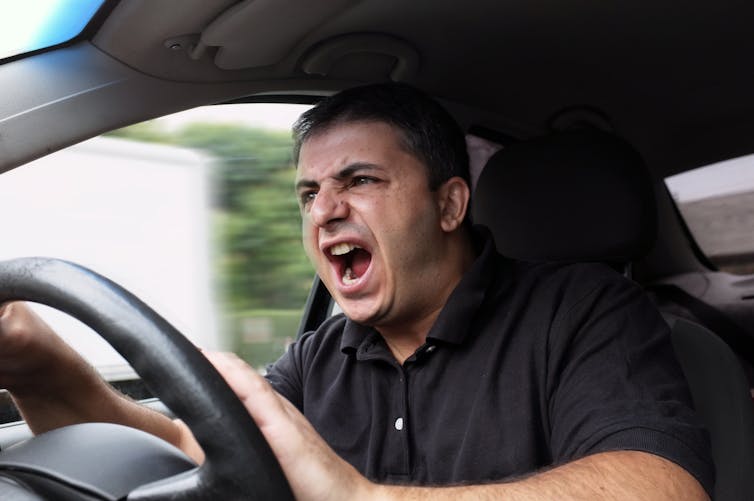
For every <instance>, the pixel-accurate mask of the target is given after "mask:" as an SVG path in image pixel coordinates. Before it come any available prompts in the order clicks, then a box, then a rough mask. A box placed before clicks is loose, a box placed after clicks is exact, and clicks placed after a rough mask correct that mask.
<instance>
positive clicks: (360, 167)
mask: <svg viewBox="0 0 754 501" xmlns="http://www.w3.org/2000/svg"><path fill="white" fill-rule="evenodd" d="M379 169H381V167H380V166H378V165H375V164H372V163H369V162H354V163H352V164H349V165H347V166H346V167H344V168H342V169H341V170H339V171H338V172H337V173H336V174H335V175H333V176H330V177H331V178H332V179H335V180H337V181H342V180H344V179H348V178H349V177H353V175H354V174H356V173H357V172H361V171H372V170H379ZM318 186H319V183H318V182H317V181H314V180H313V179H301V180H299V181H298V182H297V183H296V190H300V189H302V188H316V187H318Z"/></svg>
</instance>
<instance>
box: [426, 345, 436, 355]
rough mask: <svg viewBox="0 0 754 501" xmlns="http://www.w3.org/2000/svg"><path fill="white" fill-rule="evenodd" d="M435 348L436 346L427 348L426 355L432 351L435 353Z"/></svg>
mask: <svg viewBox="0 0 754 501" xmlns="http://www.w3.org/2000/svg"><path fill="white" fill-rule="evenodd" d="M435 348H437V346H435V345H432V346H428V347H427V353H432V352H433V351H435Z"/></svg>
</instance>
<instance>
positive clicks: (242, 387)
mask: <svg viewBox="0 0 754 501" xmlns="http://www.w3.org/2000/svg"><path fill="white" fill-rule="evenodd" d="M204 355H205V356H206V357H207V359H208V360H209V361H210V362H211V363H212V365H214V366H215V368H216V369H217V371H218V372H219V373H220V375H222V376H223V378H224V379H225V381H226V382H227V383H228V385H229V386H230V387H231V389H232V390H233V392H234V393H235V394H236V395H237V396H238V398H239V399H240V400H241V402H243V404H244V406H245V407H246V409H247V410H248V411H249V414H251V416H252V417H253V418H254V420H255V421H256V423H257V425H258V426H259V427H260V428H263V427H265V426H267V425H268V424H272V423H275V422H278V423H279V422H280V420H281V419H282V418H284V417H286V416H284V414H287V410H286V408H285V405H284V404H283V400H284V399H282V398H281V397H280V396H279V395H278V394H277V392H275V390H274V389H273V388H272V386H270V384H269V383H268V382H267V381H266V380H265V379H264V378H263V377H262V376H261V375H260V374H259V373H258V372H257V371H256V370H254V369H253V368H252V367H251V366H249V365H248V364H247V363H246V362H244V361H243V360H241V359H240V358H239V357H238V356H236V355H235V354H233V353H219V352H204Z"/></svg>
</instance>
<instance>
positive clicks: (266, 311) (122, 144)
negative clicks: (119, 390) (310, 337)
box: [0, 103, 314, 381]
mask: <svg viewBox="0 0 754 501" xmlns="http://www.w3.org/2000/svg"><path fill="white" fill-rule="evenodd" d="M307 108H308V106H301V105H290V104H275V103H247V104H234V105H218V106H209V107H203V108H197V109H194V110H189V111H186V112H183V113H179V114H175V115H170V116H167V117H163V118H160V119H157V120H152V121H149V122H145V123H141V124H137V125H134V126H131V127H127V128H125V129H120V130H116V131H113V132H110V133H108V134H106V135H104V136H100V137H97V138H93V139H90V140H88V141H85V142H83V143H80V144H77V145H74V146H71V147H69V148H67V149H65V150H62V151H58V152H56V153H53V154H51V155H48V156H46V157H43V158H40V159H38V160H35V161H34V162H31V163H29V164H27V165H24V166H21V167H19V168H16V169H13V170H11V171H8V172H6V173H4V174H2V175H0V211H2V212H3V213H5V214H13V215H14V216H13V217H12V218H8V220H7V221H5V224H4V231H5V232H7V234H12V235H14V238H4V239H2V245H0V260H5V259H13V258H19V257H28V256H46V257H55V258H60V259H66V260H69V261H73V262H76V263H79V264H81V265H83V266H86V267H88V268H91V269H93V270H95V271H97V272H98V273H101V274H103V275H105V276H107V277H108V278H110V279H113V280H115V281H116V282H118V283H120V284H121V285H123V286H125V287H126V288H127V289H129V290H130V291H131V292H133V293H135V294H136V295H137V296H139V297H140V298H141V299H142V300H144V301H145V302H146V303H147V304H149V305H150V306H151V307H153V308H154V309H155V310H157V312H158V313H160V315H162V316H163V317H164V318H166V319H167V320H168V321H169V322H170V323H171V324H173V325H174V326H175V327H177V328H178V330H180V331H181V332H183V334H185V335H186V336H187V337H189V338H190V339H191V340H192V341H193V342H195V343H196V344H197V345H199V346H202V347H204V348H210V349H222V350H229V351H234V352H236V353H237V354H239V355H240V356H241V357H243V358H244V359H246V360H247V361H249V362H250V363H251V364H252V365H254V366H255V367H257V368H263V367H265V366H266V365H267V364H269V363H270V362H272V361H274V360H275V359H276V358H277V357H279V356H280V355H282V353H283V352H284V350H285V348H286V345H287V344H288V343H289V342H290V341H291V340H292V339H294V338H295V335H296V331H297V329H298V325H299V323H300V321H301V312H302V308H303V306H304V303H305V301H306V297H307V294H308V291H309V288H310V286H311V283H312V280H313V277H314V271H313V269H312V268H311V266H310V265H309V263H308V260H307V259H306V256H305V255H304V251H303V247H302V245H301V235H300V219H299V211H298V203H297V201H296V197H295V193H294V190H293V183H294V177H295V173H296V171H295V168H294V167H293V164H292V157H291V155H292V153H291V150H292V137H291V133H290V129H291V124H292V123H293V121H294V120H295V119H296V118H297V117H298V115H299V114H300V113H301V112H303V111H304V110H305V109H307ZM21 208H22V209H21ZM37 309H38V312H39V313H40V314H41V315H42V316H43V318H45V320H46V321H47V322H48V323H50V324H51V325H52V326H53V328H54V329H55V330H56V331H57V332H58V333H59V334H60V335H61V336H62V337H63V338H64V339H66V340H67V341H68V342H69V344H71V345H72V346H73V347H74V348H76V349H77V350H78V351H79V352H80V353H81V354H82V355H83V356H84V357H85V358H86V359H87V360H88V361H89V362H90V363H91V364H92V365H93V366H94V367H96V368H97V369H98V370H99V371H100V373H102V375H103V376H104V377H105V378H106V379H108V380H109V381H120V380H123V379H128V378H131V377H132V372H131V371H130V369H128V367H127V366H125V365H124V361H123V360H122V358H121V357H120V356H119V355H118V354H117V353H116V352H115V351H114V350H113V349H112V348H110V346H109V345H108V344H107V343H106V342H105V341H104V340H102V339H101V338H99V336H97V335H96V334H94V333H93V332H92V331H91V330H90V329H89V328H87V327H86V326H85V325H83V324H81V323H80V322H78V321H76V320H74V319H73V318H71V317H68V316H67V315H64V314H63V313H60V312H57V311H55V310H52V309H50V308H46V307H42V306H41V305H37Z"/></svg>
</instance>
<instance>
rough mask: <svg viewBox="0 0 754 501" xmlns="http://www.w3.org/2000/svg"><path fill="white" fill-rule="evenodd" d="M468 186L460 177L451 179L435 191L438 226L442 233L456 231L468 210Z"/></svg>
mask: <svg viewBox="0 0 754 501" xmlns="http://www.w3.org/2000/svg"><path fill="white" fill-rule="evenodd" d="M470 196H471V194H470V192H469V185H468V184H466V181H464V180H463V179H461V178H460V177H451V178H450V179H448V180H447V181H445V182H444V183H443V184H442V185H441V186H440V187H439V188H438V189H437V204H438V207H439V208H440V226H441V227H442V229H443V231H446V232H451V231H454V230H456V229H458V228H459V227H460V226H461V223H463V220H464V218H465V217H466V211H467V210H468V208H469V197H470Z"/></svg>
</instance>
